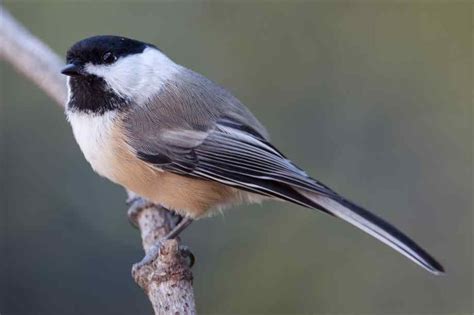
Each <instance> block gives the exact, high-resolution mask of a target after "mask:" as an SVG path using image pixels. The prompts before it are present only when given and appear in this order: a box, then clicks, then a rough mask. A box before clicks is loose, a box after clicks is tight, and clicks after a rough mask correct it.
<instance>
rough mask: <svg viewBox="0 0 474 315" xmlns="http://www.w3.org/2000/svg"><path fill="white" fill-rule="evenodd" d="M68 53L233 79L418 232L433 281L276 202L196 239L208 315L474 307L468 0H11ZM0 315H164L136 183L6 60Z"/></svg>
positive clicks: (297, 147) (291, 151) (321, 163)
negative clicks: (156, 55) (134, 221)
mask: <svg viewBox="0 0 474 315" xmlns="http://www.w3.org/2000/svg"><path fill="white" fill-rule="evenodd" d="M5 6H6V7H7V8H8V9H9V10H11V12H12V13H13V14H14V15H15V16H16V17H17V18H18V19H19V20H20V21H21V22H23V23H24V24H25V25H26V26H27V27H28V28H29V29H31V30H32V31H33V33H34V34H36V35H38V36H39V37H41V38H42V39H44V40H45V42H46V43H47V44H48V45H50V46H51V47H52V48H53V49H54V50H55V51H57V52H58V53H60V54H61V55H64V53H65V51H66V49H67V48H68V47H69V46H70V45H71V44H73V42H75V41H76V40H79V39H82V38H84V37H87V36H90V35H95V34H121V35H125V36H129V37H134V38H137V39H141V40H144V41H149V42H152V43H155V44H156V45H158V46H159V47H160V48H161V49H162V50H163V51H164V52H165V53H167V54H168V55H169V56H171V57H172V58H173V59H174V60H175V61H177V62H179V63H182V64H184V65H186V66H188V67H190V68H192V69H194V70H196V71H198V72H201V73H203V74H205V75H206V76H208V77H209V78H211V79H213V80H215V81H217V82H218V83H220V84H222V85H223V86H225V87H228V88H229V89H230V90H231V91H232V92H233V93H234V94H235V95H236V96H237V97H239V98H240V99H241V100H242V101H243V102H244V103H246V104H247V105H248V106H249V107H250V109H251V110H252V111H253V112H254V113H255V114H256V115H257V117H259V118H260V119H261V121H262V122H263V123H264V124H265V125H266V126H267V127H268V129H269V130H270V132H271V134H272V138H273V142H274V144H275V145H276V146H277V147H278V148H280V149H281V150H282V151H283V152H285V153H286V154H287V155H288V156H289V157H290V158H292V159H293V160H294V161H295V162H296V163H297V164H299V165H300V166H302V167H303V168H305V169H306V170H307V171H308V172H309V173H310V174H312V175H314V177H316V178H317V179H320V180H321V181H323V182H324V183H326V184H328V185H330V186H332V187H334V188H335V189H337V190H338V191H340V192H342V193H343V194H345V195H346V196H348V197H349V198H351V199H353V200H355V201H358V202H359V203H360V204H362V205H364V206H366V207H367V208H369V209H373V211H374V212H375V213H377V214H379V215H381V216H382V217H384V218H386V219H388V220H389V221H391V222H393V223H394V224H395V225H397V226H398V227H400V228H401V229H402V230H404V231H406V232H407V233H408V234H409V235H411V236H412V237H413V238H414V239H415V240H417V241H418V242H419V243H420V244H421V245H423V246H424V247H425V248H427V249H428V250H429V251H430V252H431V253H432V254H433V255H434V256H435V257H437V258H438V259H439V260H440V261H441V262H442V263H443V264H444V265H445V267H446V269H447V271H448V273H447V275H446V276H444V277H434V276H432V275H431V274H429V273H427V272H425V271H424V270H422V269H421V268H419V267H417V266H416V265H414V264H413V263H411V262H410V261H408V260H407V259H405V258H404V257H402V256H401V255H399V254H397V253H395V252H394V251H392V250H391V249H389V248H388V247H386V246H384V245H382V244H381V243H379V242H376V241H374V240H373V239H372V238H371V237H369V236H367V235H365V234H364V233H362V232H359V231H358V230H356V229H354V228H352V227H351V226H349V225H348V224H345V223H342V222H341V221H339V220H336V219H333V218H331V217H329V216H326V215H323V214H319V213H318V214H314V213H312V212H311V211H309V210H306V209H303V208H300V207H298V206H294V205H289V204H283V203H276V202H269V203H265V204H263V205H261V206H241V207H238V208H234V209H232V210H229V211H227V212H226V213H225V214H224V215H222V216H221V215H219V216H217V217H215V218H212V219H208V220H202V221H200V222H198V223H195V224H194V225H192V226H191V227H190V228H189V230H187V231H186V232H185V233H184V234H183V239H184V241H185V242H186V243H187V244H188V245H190V246H191V248H192V249H193V252H194V253H195V255H196V257H197V264H196V266H195V267H194V269H193V271H194V276H195V280H194V286H195V292H196V300H197V305H198V309H199V311H200V313H202V314H224V313H241V314H247V313H248V314H250V313H259V314H274V313H333V314H339V313H374V314H385V313H391V314H393V313H397V314H407V313H410V314H414V313H426V314H432V313H443V314H467V313H471V312H472V298H473V293H472V279H473V272H472V271H473V267H472V263H473V262H472V251H473V240H472V237H473V235H472V228H473V218H472V213H473V207H472V184H473V183H472V175H473V174H472V105H473V104H472V98H471V97H472V94H471V89H472V86H473V81H472V69H473V60H472V46H471V45H472V26H473V25H472V12H473V7H472V4H471V3H469V2H464V3H461V2H450V3H448V2H445V3H434V2H417V3H414V2H411V3H399V2H388V3H382V4H381V3H379V4H376V3H375V2H373V3H370V2H364V3H362V2H359V3H356V2H355V1H351V2H339V3H337V4H332V3H329V2H312V3H311V2H307V3H303V2H299V3H290V2H260V3H259V4H255V3H248V2H247V3H244V2H232V3H231V2H226V3H214V4H211V3H191V2H173V3H170V2H168V3H145V2H141V3H114V2H101V3H98V4H97V3H93V2H89V3H61V2H11V1H7V2H5ZM0 70H1V102H0V111H1V112H0V131H1V136H0V150H1V154H0V159H1V160H0V163H1V164H0V200H1V203H2V205H1V210H0V211H1V212H0V213H1V218H0V224H1V226H0V231H1V237H2V238H1V239H2V249H1V260H0V263H1V270H0V276H1V279H0V311H1V312H2V314H6V315H8V314H132V313H133V314H150V313H151V308H150V306H149V305H148V302H147V300H146V298H145V296H144V295H143V293H142V292H141V291H140V289H139V288H138V287H137V286H136V285H135V283H134V282H133V280H132V279H131V277H130V267H131V264H132V263H134V262H136V261H138V260H140V259H141V256H142V251H141V248H140V238H139V235H138V232H137V231H136V230H134V229H133V228H132V227H131V226H130V225H129V224H128V222H127V218H126V215H125V211H126V206H125V204H124V198H125V194H124V192H123V190H122V189H121V188H120V187H118V186H115V185H113V184H111V183H110V182H108V181H107V180H105V179H102V178H100V177H98V176H97V175H95V174H94V173H93V172H92V170H91V169H90V167H89V166H88V164H87V163H86V161H85V160H84V159H83V157H82V154H81V152H80V151H79V148H78V146H77V145H76V144H75V142H74V139H73V137H72V133H71V131H70V128H69V126H68V125H67V123H66V121H65V119H64V115H63V113H62V111H61V109H59V108H58V107H57V106H55V105H54V104H53V103H52V101H51V100H50V99H48V98H47V97H46V96H45V95H44V94H43V93H42V92H41V91H40V90H38V88H36V87H34V86H32V84H31V83H30V82H27V81H26V80H24V79H23V78H22V77H20V76H19V75H17V74H16V73H15V72H14V71H13V70H12V68H11V67H10V66H8V65H5V64H4V63H0Z"/></svg>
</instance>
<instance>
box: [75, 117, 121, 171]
mask: <svg viewBox="0 0 474 315" xmlns="http://www.w3.org/2000/svg"><path fill="white" fill-rule="evenodd" d="M67 117H68V120H69V122H70V123H71V126H72V130H73V133H74V137H75V138H76V141H77V143H78V144H79V146H80V148H81V150H82V153H84V156H85V158H86V160H87V161H88V162H89V163H90V164H91V166H92V168H93V169H94V170H95V171H96V172H97V173H99V174H100V175H102V176H105V177H108V178H109V179H111V180H114V173H116V171H114V169H113V168H114V164H116V158H117V157H116V154H115V152H116V151H117V148H116V146H117V139H114V132H113V131H114V122H115V121H116V120H117V119H118V117H117V113H116V112H113V111H110V112H106V113H105V114H103V115H97V114H88V113H77V112H68V113H67ZM115 166H116V165H115Z"/></svg>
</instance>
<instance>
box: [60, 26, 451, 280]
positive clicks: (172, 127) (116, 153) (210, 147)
mask: <svg viewBox="0 0 474 315" xmlns="http://www.w3.org/2000/svg"><path fill="white" fill-rule="evenodd" d="M61 73H62V74H64V75H66V76H67V86H68V99H67V104H66V110H65V112H66V117H67V120H68V121H69V123H70V125H71V127H72V131H73V134H74V137H75V139H76V141H77V143H78V144H79V147H80V149H81V150H82V153H83V155H84V157H85V159H86V160H87V161H88V162H89V164H90V165H91V167H92V168H93V170H94V171H95V172H96V173H98V174H99V175H101V176H103V177H106V178H108V179H109V180H111V181H112V182H114V183H116V184H119V185H121V186H123V187H125V188H126V189H128V190H129V191H132V192H134V193H136V194H137V195H140V196H142V197H144V198H146V200H149V201H150V202H153V203H156V204H160V205H162V206H164V207H165V208H166V209H169V210H170V211H172V212H175V213H177V214H178V215H179V216H180V217H181V221H180V222H179V223H178V224H177V225H176V226H175V228H174V229H173V230H172V231H171V232H170V233H169V234H168V235H167V236H165V237H164V239H170V238H174V237H176V236H178V235H179V234H180V233H181V232H182V231H183V230H184V229H185V228H186V227H187V226H189V224H191V223H192V222H193V221H195V220H197V219H201V218H204V217H209V216H211V215H212V214H214V213H216V212H219V211H221V210H222V209H225V208H228V207H230V206H233V205H238V204H241V203H259V202H262V201H264V200H271V199H273V200H275V199H276V200H282V201H287V202H290V203H294V204H297V205H300V206H303V207H306V208H309V209H314V210H317V211H320V212H324V213H326V214H329V215H331V216H334V217H337V218H340V219H342V220H344V221H346V222H348V223H350V224H352V225H353V226H355V227H357V228H359V229H361V230H362V231H364V232H366V233H368V234H369V235H371V236H373V237H375V238H376V239H378V240H379V241H381V242H383V243H385V244H386V245H388V246H390V247H391V248H393V249H395V250H396V251H398V252H399V253H401V254H402V255H404V256H406V257H407V258H409V259H410V260H412V261H413V262H415V263H416V264H418V265H419V266H421V267H423V268H425V269H426V270H428V271H429V272H431V273H432V274H435V275H439V274H443V273H444V268H443V266H442V265H441V264H440V263H439V262H438V261H437V260H436V259H435V258H433V257H432V256H431V255H430V254H428V252H426V251H425V250H424V249H423V248H421V247H420V246H419V245H417V244H416V243H415V242H414V241H413V240H412V239H411V238H409V237H408V236H407V235H406V234H404V233H403V232H401V231H400V230H398V229H397V228H395V227H394V226H393V225H391V224H389V223H388V222H386V221H385V220H383V219H381V218H379V217H378V216H376V215H374V214H372V213H371V212H369V211H368V210H366V209H364V208H363V207H361V206H359V205H357V204H355V203H354V202H352V201H350V200H348V199H347V198H345V197H343V196H342V195H341V194H339V193H337V192H336V191H334V190H333V189H331V188H329V187H328V186H326V185H325V184H323V183H321V182H320V181H318V180H315V179H313V178H312V177H310V176H309V175H308V174H307V173H306V172H305V171H304V170H303V169H302V168H300V167H298V166H297V165H295V164H294V163H293V162H292V161H291V160H289V159H288V158H287V157H286V156H285V155H284V154H283V153H282V152H280V151H279V150H278V149H277V148H276V147H275V146H273V145H272V144H271V142H270V138H269V134H268V132H267V130H266V129H265V127H264V126H263V125H262V124H261V123H260V122H259V121H258V120H257V118H255V116H254V115H253V114H252V113H251V112H250V111H249V109H248V108H247V107H246V106H245V105H243V104H242V103H241V102H240V101H239V100H238V99H237V98H236V97H235V96H233V95H232V94H231V93H230V92H229V91H228V90H226V89H225V88H223V87H221V86H220V85H218V84H216V83H214V82H213V81H211V80H210V79H208V78H206V77H205V76H203V75H201V74H198V73H196V72H194V71H192V70H190V69H188V68H186V67H185V66H182V65H180V64H178V63H176V62H174V61H173V60H172V59H171V58H169V57H168V56H167V55H166V54H165V53H163V52H162V51H161V50H160V49H159V48H158V47H157V46H155V45H153V44H150V43H146V42H142V41H139V40H135V39H131V38H126V37H123V36H115V35H98V36H92V37H89V38H85V39H83V40H80V41H78V42H76V43H75V44H74V45H72V46H71V48H70V49H69V50H68V51H67V53H66V65H65V67H64V68H63V69H62V70H61ZM154 255H157V253H154ZM148 258H149V259H151V258H150V257H148Z"/></svg>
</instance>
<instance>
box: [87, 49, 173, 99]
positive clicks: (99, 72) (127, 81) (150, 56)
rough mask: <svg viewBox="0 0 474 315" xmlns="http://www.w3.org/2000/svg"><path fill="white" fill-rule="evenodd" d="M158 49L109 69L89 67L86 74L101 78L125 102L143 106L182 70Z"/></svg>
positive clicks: (118, 61) (111, 66)
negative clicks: (142, 104) (127, 100)
mask: <svg viewBox="0 0 474 315" xmlns="http://www.w3.org/2000/svg"><path fill="white" fill-rule="evenodd" d="M180 68H181V67H180V66H179V65H177V64H176V63H174V62H173V61H172V60H171V59H169V58H168V57H167V56H166V55H164V54H163V53H161V52H160V51H158V50H157V49H155V48H150V47H149V48H146V49H145V50H144V51H143V52H142V53H139V54H134V55H130V56H126V57H123V58H119V59H118V60H117V61H116V62H114V63H113V64H110V65H94V64H91V63H88V64H86V66H85V70H86V71H87V72H88V73H90V74H94V75H96V76H98V77H101V78H103V79H104V80H105V82H106V83H107V85H108V87H109V88H110V89H111V90H113V91H114V92H115V93H116V94H118V95H120V96H121V97H123V98H129V99H133V100H134V101H136V102H138V103H142V102H144V101H146V100H147V99H149V98H151V97H152V96H153V95H155V94H156V93H157V92H158V91H159V90H160V88H161V87H162V85H163V84H164V83H165V82H166V81H167V80H169V79H170V78H171V77H172V76H173V75H174V74H175V73H177V72H178V71H179V70H180Z"/></svg>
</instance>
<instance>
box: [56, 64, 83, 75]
mask: <svg viewBox="0 0 474 315" xmlns="http://www.w3.org/2000/svg"><path fill="white" fill-rule="evenodd" d="M61 73H62V74H64V75H67V76H70V77H77V76H80V75H82V67H81V66H80V65H77V64H74V63H70V64H67V65H66V66H65V67H64V68H63V69H62V70H61Z"/></svg>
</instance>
